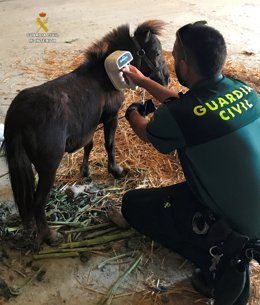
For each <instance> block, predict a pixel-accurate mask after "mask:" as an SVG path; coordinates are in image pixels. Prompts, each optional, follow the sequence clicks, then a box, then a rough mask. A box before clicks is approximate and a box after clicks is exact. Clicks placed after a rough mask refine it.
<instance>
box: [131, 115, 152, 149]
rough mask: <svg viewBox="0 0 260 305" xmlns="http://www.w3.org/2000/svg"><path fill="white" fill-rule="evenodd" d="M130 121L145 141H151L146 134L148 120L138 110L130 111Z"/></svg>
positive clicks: (137, 133)
mask: <svg viewBox="0 0 260 305" xmlns="http://www.w3.org/2000/svg"><path fill="white" fill-rule="evenodd" d="M128 121H129V124H130V126H131V127H132V129H133V131H134V132H135V134H136V135H137V136H138V137H139V138H140V139H141V140H143V141H144V142H147V143H149V142H150V141H149V139H148V137H147V134H146V125H147V124H148V121H147V120H146V119H145V118H144V117H142V116H141V115H140V114H139V112H138V111H136V110H132V111H131V112H130V113H129V117H128Z"/></svg>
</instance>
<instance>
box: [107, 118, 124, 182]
mask: <svg viewBox="0 0 260 305" xmlns="http://www.w3.org/2000/svg"><path fill="white" fill-rule="evenodd" d="M116 128H117V116H116V117H115V118H114V119H112V120H110V121H108V122H106V123H104V136H105V148H106V151H107V154H108V172H109V173H111V174H112V175H113V176H114V178H116V179H119V178H122V177H123V176H125V174H126V171H125V170H124V169H123V167H121V166H119V165H118V164H116V159H115V132H116Z"/></svg>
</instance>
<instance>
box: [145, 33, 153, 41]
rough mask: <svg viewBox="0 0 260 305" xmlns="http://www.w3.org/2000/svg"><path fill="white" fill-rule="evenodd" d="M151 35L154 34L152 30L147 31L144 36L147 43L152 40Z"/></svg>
mask: <svg viewBox="0 0 260 305" xmlns="http://www.w3.org/2000/svg"><path fill="white" fill-rule="evenodd" d="M151 35H152V33H151V31H147V32H146V33H145V38H144V42H145V43H147V42H148V41H149V40H150V38H151Z"/></svg>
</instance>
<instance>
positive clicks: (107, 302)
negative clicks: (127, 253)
mask: <svg viewBox="0 0 260 305" xmlns="http://www.w3.org/2000/svg"><path fill="white" fill-rule="evenodd" d="M142 258H143V254H140V255H139V256H138V258H137V259H136V260H135V261H134V263H133V264H132V265H131V266H130V267H129V268H128V269H127V270H126V272H125V273H124V274H123V275H121V276H120V277H119V278H118V280H117V281H116V282H115V283H114V284H113V285H112V287H111V288H110V289H109V291H108V293H107V295H106V296H105V298H103V299H102V300H101V301H100V302H99V303H98V305H110V304H111V302H112V299H113V296H114V294H115V292H116V290H117V289H118V287H119V286H120V285H121V284H122V282H123V281H124V280H125V279H126V277H127V276H128V275H129V274H130V273H131V272H133V271H134V270H135V268H136V267H137V266H138V265H139V263H140V262H141V260H142Z"/></svg>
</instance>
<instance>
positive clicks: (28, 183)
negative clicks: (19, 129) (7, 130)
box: [1, 133, 35, 224]
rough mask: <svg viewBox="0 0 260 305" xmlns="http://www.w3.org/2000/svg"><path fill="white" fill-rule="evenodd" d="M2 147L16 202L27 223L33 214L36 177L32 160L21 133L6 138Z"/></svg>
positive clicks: (23, 220) (24, 221)
mask: <svg viewBox="0 0 260 305" xmlns="http://www.w3.org/2000/svg"><path fill="white" fill-rule="evenodd" d="M1 149H3V150H4V154H5V157H6V160H7V164H8V169H9V177H10V181H11V186H12V191H13V196H14V200H15V203H16V204H17V207H18V210H19V214H20V217H21V219H22V222H23V223H24V224H27V223H29V222H30V221H31V219H32V216H33V198H34V191H35V185H34V183H35V179H34V174H33V170H32V164H31V161H30V160H29V157H28V155H27V153H26V151H25V149H24V146H23V143H22V135H21V133H16V134H15V135H12V137H10V136H9V137H8V138H5V139H4V141H3V143H2V146H1Z"/></svg>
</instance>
